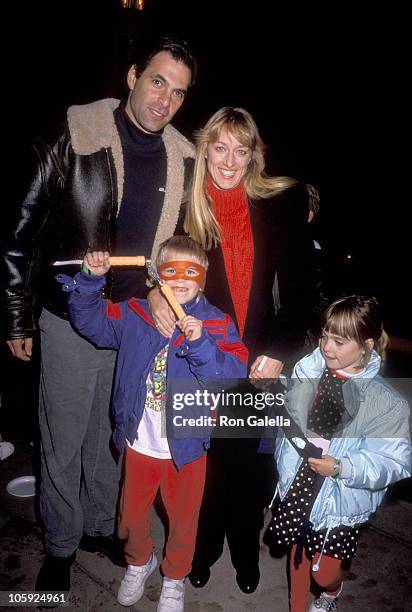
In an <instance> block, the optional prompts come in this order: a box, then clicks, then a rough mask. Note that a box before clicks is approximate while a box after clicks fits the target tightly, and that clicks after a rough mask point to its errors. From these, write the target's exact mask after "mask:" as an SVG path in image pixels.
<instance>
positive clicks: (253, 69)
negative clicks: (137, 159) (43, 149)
mask: <svg viewBox="0 0 412 612" xmlns="http://www.w3.org/2000/svg"><path fill="white" fill-rule="evenodd" d="M120 4H121V3H120V0H71V1H70V2H66V3H61V2H51V1H50V0H43V1H42V2H40V3H31V4H29V3H24V4H23V5H19V4H18V3H15V4H14V6H13V7H12V8H11V10H10V9H9V11H8V14H7V18H6V20H5V28H7V30H9V34H10V43H8V46H7V53H6V61H5V63H4V64H5V69H6V74H7V77H6V78H5V79H4V80H3V82H5V83H6V85H7V87H6V113H5V118H6V122H5V123H6V125H5V128H6V133H7V142H8V150H9V151H10V156H9V157H8V161H9V162H10V165H11V167H10V169H9V170H8V174H7V176H13V177H15V180H18V172H17V168H18V159H19V150H21V146H23V145H24V144H25V143H28V142H30V141H31V139H32V138H33V136H34V135H35V134H37V133H38V132H40V131H41V130H42V129H43V128H44V127H46V126H47V124H48V123H50V122H51V121H53V119H54V118H55V117H56V116H58V115H59V114H60V113H61V112H62V111H63V110H64V109H65V108H66V107H67V106H68V105H70V104H81V103H86V102H91V101H93V100H95V99H98V98H100V97H105V96H113V97H120V96H122V94H124V93H125V91H126V90H125V79H124V75H125V72H126V68H127V65H128V58H129V50H130V42H131V40H132V39H133V38H134V37H136V36H137V37H139V36H146V35H151V34H154V33H157V32H172V33H176V34H179V35H182V36H183V37H184V38H186V39H187V40H188V41H189V42H190V43H191V44H192V46H193V47H194V49H195V51H196V53H197V55H198V58H199V79H198V83H197V87H196V88H195V89H194V90H193V91H192V92H191V94H190V96H189V98H188V100H187V102H186V103H185V106H184V107H183V109H181V110H180V111H179V113H178V115H177V116H176V119H175V121H174V125H175V126H176V127H177V128H178V129H180V130H181V131H182V132H183V133H184V134H185V135H186V136H187V137H189V138H190V137H191V135H192V132H193V130H194V129H196V128H197V127H199V126H201V125H202V124H204V122H205V121H206V119H207V118H208V117H209V116H210V115H211V114H212V113H213V112H215V111H216V110H217V109H218V108H219V107H221V106H224V105H234V106H244V107H245V108H246V109H248V110H249V111H250V112H251V113H252V115H253V116H254V117H255V119H256V122H257V124H258V126H259V128H260V130H261V134H262V137H263V139H264V141H265V142H266V143H267V144H268V145H269V147H270V151H269V155H268V169H269V170H270V171H271V172H273V173H278V174H289V175H292V176H295V177H297V178H298V179H300V180H303V181H306V182H311V183H313V184H314V185H315V186H316V187H317V188H318V189H319V190H320V192H321V216H320V219H319V222H318V228H317V233H318V236H319V237H320V239H321V240H320V241H321V243H322V245H323V246H324V247H325V249H326V251H327V253H328V262H329V265H330V269H331V273H332V275H333V276H334V278H335V279H336V283H337V284H338V285H342V287H343V288H344V289H352V288H353V289H354V290H355V289H358V290H361V291H363V292H371V293H374V294H376V295H377V297H378V298H379V299H380V301H381V302H382V304H383V306H384V310H385V314H386V317H385V319H386V324H387V327H389V328H390V329H391V330H392V331H393V332H394V333H396V334H398V335H406V336H407V337H411V338H412V334H411V326H410V324H409V318H410V317H409V308H408V301H407V299H406V297H405V296H404V295H403V294H404V291H405V285H407V284H408V280H407V279H408V277H409V276H410V274H409V272H408V271H407V270H408V265H407V264H408V263H409V259H410V255H409V251H410V249H409V240H410V239H409V231H408V229H409V226H408V224H407V222H406V220H407V216H406V212H407V210H406V202H405V196H404V195H401V187H402V186H403V184H404V183H405V180H404V178H403V176H404V175H403V173H402V172H401V171H400V168H399V166H398V165H397V164H396V162H395V158H396V155H398V153H397V151H398V149H397V148H395V147H394V146H393V145H392V142H391V138H392V136H393V135H394V134H395V133H396V128H397V125H396V124H397V122H399V121H400V118H399V108H398V105H397V104H396V103H395V104H394V100H395V101H396V99H397V96H398V95H399V93H400V91H399V88H400V86H399V85H398V83H399V82H401V79H398V77H399V76H400V73H401V71H402V65H401V59H402V51H403V49H402V45H403V38H402V30H401V27H402V26H401V24H402V19H403V18H402V15H397V14H396V13H395V12H394V11H392V12H391V13H388V12H386V11H385V10H382V12H381V13H379V12H378V11H377V10H376V9H375V10H374V12H373V13H371V12H370V11H368V10H367V9H363V11H364V12H362V9H361V8H359V6H357V7H353V8H352V7H350V5H345V7H343V6H341V7H335V9H334V11H332V10H331V9H330V8H329V9H325V7H319V6H315V4H316V3H310V4H311V6H310V7H308V6H303V7H302V6H300V5H299V4H298V3H293V2H288V3H283V2H276V1H273V0H255V1H254V2H248V3H242V2H239V1H237V2H236V1H234V0H220V1H210V2H206V1H201V0H192V1H184V0H180V1H179V0H178V1H172V0H145V2H144V10H143V11H136V10H133V9H127V10H125V9H122V8H121V7H120ZM8 185H11V187H12V183H10V182H8ZM347 255H350V256H351V259H347Z"/></svg>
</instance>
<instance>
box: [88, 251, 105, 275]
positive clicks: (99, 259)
mask: <svg viewBox="0 0 412 612" xmlns="http://www.w3.org/2000/svg"><path fill="white" fill-rule="evenodd" d="M83 265H84V266H86V268H89V270H90V272H92V274H94V275H95V276H103V275H104V274H106V273H107V272H108V271H109V270H110V263H109V253H108V252H107V251H89V253H86V255H85V256H84V259H83Z"/></svg>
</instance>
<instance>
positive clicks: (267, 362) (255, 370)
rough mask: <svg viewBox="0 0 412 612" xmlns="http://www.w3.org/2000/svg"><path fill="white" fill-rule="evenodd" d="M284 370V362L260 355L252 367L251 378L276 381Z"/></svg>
mask: <svg viewBox="0 0 412 612" xmlns="http://www.w3.org/2000/svg"><path fill="white" fill-rule="evenodd" d="M262 362H263V363H262ZM261 364H262V365H261ZM282 369H283V361H279V360H278V359H272V358H271V357H265V356H264V355H259V357H256V359H255V361H254V362H253V363H252V365H251V367H250V372H249V378H259V379H262V378H272V379H276V378H279V374H280V373H281V371H282Z"/></svg>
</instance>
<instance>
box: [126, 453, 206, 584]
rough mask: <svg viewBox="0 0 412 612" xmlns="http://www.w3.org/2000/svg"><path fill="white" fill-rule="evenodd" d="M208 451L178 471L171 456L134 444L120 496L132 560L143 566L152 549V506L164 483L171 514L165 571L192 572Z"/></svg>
mask: <svg viewBox="0 0 412 612" xmlns="http://www.w3.org/2000/svg"><path fill="white" fill-rule="evenodd" d="M205 468H206V455H203V456H202V457H200V458H199V459H196V461H193V462H192V463H187V464H186V465H185V466H184V467H183V468H182V469H181V470H179V471H178V470H177V468H176V466H175V464H174V463H173V461H172V460H171V459H155V458H154V457H149V456H147V455H142V454H141V453H138V452H136V451H134V450H131V449H130V448H128V449H127V452H126V467H125V480H124V483H123V489H122V496H121V500H120V513H119V526H118V533H119V537H120V538H121V539H122V540H127V542H126V544H125V548H124V550H125V555H126V561H127V563H128V564H129V565H144V564H146V563H147V561H148V559H149V558H150V555H151V554H152V551H153V541H152V537H151V533H150V516H149V512H150V508H151V506H152V505H153V501H154V499H155V497H156V494H157V492H158V490H159V487H160V493H161V496H162V500H163V503H164V506H165V508H166V512H167V515H168V518H169V537H168V539H167V542H166V547H165V557H164V559H163V563H162V571H163V573H164V574H165V576H168V577H169V578H173V579H175V580H180V579H182V578H184V577H185V576H187V574H189V573H190V570H191V567H192V560H193V554H194V549H195V542H196V532H197V523H198V517H199V510H200V504H201V501H202V495H203V488H204V484H205Z"/></svg>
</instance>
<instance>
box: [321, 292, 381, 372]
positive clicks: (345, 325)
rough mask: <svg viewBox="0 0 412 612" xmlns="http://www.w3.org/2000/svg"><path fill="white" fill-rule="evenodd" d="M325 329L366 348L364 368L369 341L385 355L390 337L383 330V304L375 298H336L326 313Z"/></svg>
mask: <svg viewBox="0 0 412 612" xmlns="http://www.w3.org/2000/svg"><path fill="white" fill-rule="evenodd" d="M322 329H323V330H324V331H326V332H329V333H331V334H336V335H337V336H341V337H342V338H348V340H354V341H355V342H357V343H358V344H359V346H360V347H361V348H362V349H363V350H364V352H365V356H364V358H363V360H362V361H363V363H362V364H361V365H362V366H363V367H364V366H365V365H366V364H367V362H368V361H369V358H370V353H371V351H370V349H369V347H368V345H367V344H366V341H367V340H369V339H370V338H372V340H373V344H374V349H375V350H376V351H377V352H378V353H379V354H380V355H381V357H382V359H384V358H385V351H386V348H387V346H388V344H389V338H388V335H387V333H386V332H385V330H384V329H383V322H382V314H381V309H380V306H379V304H378V302H377V300H376V298H374V297H365V296H362V295H349V296H346V297H343V298H340V299H339V300H336V301H335V302H333V304H331V305H330V306H329V308H328V309H327V310H326V312H325V314H324V315H323V321H322Z"/></svg>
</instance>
